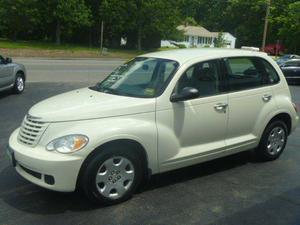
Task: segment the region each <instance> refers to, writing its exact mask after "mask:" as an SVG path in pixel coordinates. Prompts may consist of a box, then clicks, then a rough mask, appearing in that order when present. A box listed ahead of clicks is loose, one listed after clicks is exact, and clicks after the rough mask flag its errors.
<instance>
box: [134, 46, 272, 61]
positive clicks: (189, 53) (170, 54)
mask: <svg viewBox="0 0 300 225" xmlns="http://www.w3.org/2000/svg"><path fill="white" fill-rule="evenodd" d="M234 56H260V57H265V56H267V54H266V53H264V52H257V51H251V50H240V49H223V48H201V49H199V48H198V49H178V50H167V51H158V52H153V53H147V54H144V55H141V56H139V57H149V58H163V59H170V60H175V61H177V62H179V63H180V64H184V63H186V62H187V61H190V60H193V59H196V58H203V59H204V60H205V59H206V58H212V57H216V58H224V57H234Z"/></svg>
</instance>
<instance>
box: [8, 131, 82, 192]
mask: <svg viewBox="0 0 300 225" xmlns="http://www.w3.org/2000/svg"><path fill="white" fill-rule="evenodd" d="M18 132H19V130H18V129H17V130H15V131H14V132H13V133H12V135H11V136H10V139H9V146H8V154H9V155H10V154H13V157H14V159H15V161H14V162H15V168H16V171H17V172H18V173H19V174H20V175H21V176H22V177H24V178H25V179H27V180H28V181H30V182H32V183H34V184H37V185H39V186H41V187H44V188H47V189H51V190H55V191H62V192H71V191H74V190H75V188H76V183H77V177H78V174H79V170H80V167H81V165H82V163H83V161H84V159H83V158H82V157H80V156H75V155H64V154H60V153H57V152H48V151H46V150H45V148H44V147H42V146H37V147H34V148H32V147H28V146H26V145H23V144H20V143H19V142H18V140H17V136H18Z"/></svg>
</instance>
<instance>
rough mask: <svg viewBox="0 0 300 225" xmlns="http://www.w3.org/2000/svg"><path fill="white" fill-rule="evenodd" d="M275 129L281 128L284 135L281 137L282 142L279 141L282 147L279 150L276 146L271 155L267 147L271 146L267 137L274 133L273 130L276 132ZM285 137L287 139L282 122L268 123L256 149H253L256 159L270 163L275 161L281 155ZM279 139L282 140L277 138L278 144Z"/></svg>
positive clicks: (286, 131)
mask: <svg viewBox="0 0 300 225" xmlns="http://www.w3.org/2000/svg"><path fill="white" fill-rule="evenodd" d="M276 128H278V129H279V128H281V129H282V130H283V131H284V134H283V135H282V137H283V138H284V140H282V141H281V143H282V144H280V145H282V147H280V148H279V147H278V145H276V146H277V147H275V148H273V153H272V151H271V150H270V148H268V146H271V145H270V141H269V137H270V135H271V133H272V132H273V131H274V129H275V130H276ZM287 137H288V129H287V126H286V124H285V123H284V122H283V121H281V120H276V121H273V122H271V123H269V124H268V125H267V127H266V128H265V130H264V132H263V135H262V137H261V140H260V143H259V145H258V147H257V148H256V149H255V152H256V155H257V157H258V158H259V159H260V160H262V161H271V160H275V159H277V158H278V157H279V156H280V155H281V154H282V152H283V150H284V148H285V146H286V143H287ZM281 139H282V138H281V137H278V142H280V140H281ZM278 142H277V143H278ZM274 149H275V150H276V151H275V150H274Z"/></svg>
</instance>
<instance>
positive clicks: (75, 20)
mask: <svg viewBox="0 0 300 225" xmlns="http://www.w3.org/2000/svg"><path fill="white" fill-rule="evenodd" d="M43 4H44V15H45V20H46V23H48V26H49V24H55V39H56V44H58V45H59V44H60V43H61V36H62V33H63V32H71V31H72V29H73V28H77V27H83V26H89V25H90V24H91V11H90V9H89V8H88V7H87V6H86V5H85V2H84V0H44V1H43Z"/></svg>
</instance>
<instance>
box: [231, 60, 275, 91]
mask: <svg viewBox="0 0 300 225" xmlns="http://www.w3.org/2000/svg"><path fill="white" fill-rule="evenodd" d="M225 66H226V70H227V74H226V77H227V80H228V89H229V91H240V90H246V89H251V88H257V87H261V86H264V85H268V84H274V83H277V82H278V81H279V78H278V75H277V73H276V71H275V70H274V68H273V67H272V66H271V65H270V64H269V63H268V62H267V61H265V60H264V59H261V58H256V57H235V58H227V59H225Z"/></svg>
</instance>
